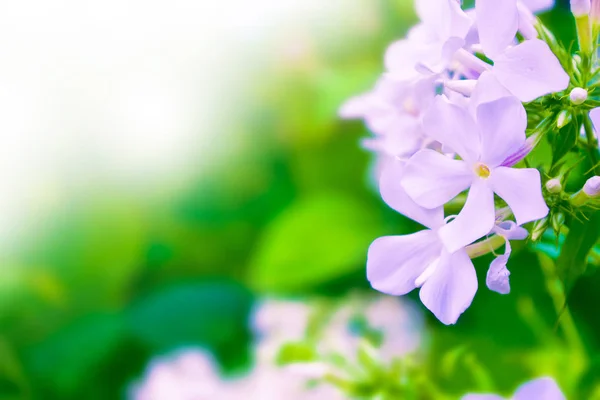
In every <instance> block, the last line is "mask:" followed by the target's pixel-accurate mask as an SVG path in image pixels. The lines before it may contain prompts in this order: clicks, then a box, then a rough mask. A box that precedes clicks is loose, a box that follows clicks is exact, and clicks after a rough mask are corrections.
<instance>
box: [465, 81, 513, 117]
mask: <svg viewBox="0 0 600 400" xmlns="http://www.w3.org/2000/svg"><path fill="white" fill-rule="evenodd" d="M509 96H512V93H510V92H509V91H508V89H506V88H505V87H504V86H503V85H502V84H501V83H500V82H499V81H498V79H497V78H496V77H495V76H494V74H493V73H492V72H491V71H485V72H483V73H482V74H481V75H480V76H479V79H477V85H476V86H475V89H473V93H472V94H471V100H470V102H469V107H470V108H471V110H472V111H473V115H474V116H476V113H475V110H477V107H478V106H479V105H480V104H483V103H489V102H490V101H494V100H498V99H501V98H503V97H509Z"/></svg>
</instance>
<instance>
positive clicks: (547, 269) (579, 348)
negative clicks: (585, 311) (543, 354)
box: [538, 253, 586, 357]
mask: <svg viewBox="0 0 600 400" xmlns="http://www.w3.org/2000/svg"><path fill="white" fill-rule="evenodd" d="M538 258H539V260H540V265H541V267H542V272H543V273H544V277H545V280H546V290H547V291H548V294H549V295H550V298H551V299H552V303H553V305H554V309H555V310H556V314H557V315H558V325H559V326H560V328H561V330H562V331H563V333H564V335H565V339H566V340H567V343H568V344H569V347H570V348H571V349H572V350H573V351H574V352H576V353H578V354H579V355H581V357H585V354H586V353H585V346H584V345H583V341H582V340H581V337H580V336H579V332H578V330H577V327H576V326H575V322H574V321H573V317H572V315H571V312H570V311H569V307H568V305H567V304H566V299H567V297H566V293H565V289H564V285H563V283H562V282H561V281H560V279H559V278H558V276H557V273H556V268H555V266H554V262H553V261H552V259H550V257H548V256H546V255H545V254H541V253H540V254H538Z"/></svg>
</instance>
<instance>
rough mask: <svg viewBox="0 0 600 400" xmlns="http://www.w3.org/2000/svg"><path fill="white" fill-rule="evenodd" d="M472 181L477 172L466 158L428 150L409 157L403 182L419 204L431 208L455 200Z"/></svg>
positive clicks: (404, 186) (407, 191)
mask: <svg viewBox="0 0 600 400" xmlns="http://www.w3.org/2000/svg"><path fill="white" fill-rule="evenodd" d="M472 180H473V172H472V171H471V170H470V169H469V166H468V165H467V164H466V163H465V162H464V161H462V160H454V159H452V158H450V157H448V156H445V155H443V154H441V153H438V152H437V151H434V150H429V149H425V150H421V151H418V152H417V153H416V154H415V155H414V156H412V157H411V158H410V160H408V162H407V163H406V167H405V170H404V175H403V177H402V179H401V181H400V183H401V184H402V187H403V188H404V190H405V191H406V193H408V195H409V196H410V197H411V198H412V199H413V200H414V201H415V203H417V204H419V205H420V206H422V207H425V208H430V209H431V208H437V207H440V206H443V205H444V204H446V203H447V202H448V201H450V200H452V199H453V198H454V197H456V196H457V195H458V194H459V193H460V192H462V191H464V190H466V189H467V188H468V187H469V185H470V184H471V182H472Z"/></svg>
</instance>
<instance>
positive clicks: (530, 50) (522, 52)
mask: <svg viewBox="0 0 600 400" xmlns="http://www.w3.org/2000/svg"><path fill="white" fill-rule="evenodd" d="M492 71H493V72H494V74H495V75H496V77H497V78H498V80H499V81H500V83H502V84H503V85H504V86H505V87H506V88H507V89H508V90H510V91H511V93H512V94H514V95H515V96H517V97H518V98H519V100H521V101H525V102H527V101H532V100H535V99H536V98H538V97H540V96H543V95H545V94H548V93H554V92H560V91H561V90H564V89H566V88H567V86H569V75H567V73H566V72H565V71H564V69H563V68H562V66H561V65H560V62H559V61H558V59H557V58H556V56H555V55H554V53H552V50H550V47H548V45H547V44H546V43H544V42H543V41H541V40H539V39H534V40H527V41H525V42H523V43H521V44H519V45H517V46H515V47H512V48H510V49H507V50H506V51H504V52H503V53H502V54H500V55H498V56H497V57H496V58H494V67H493V68H492Z"/></svg>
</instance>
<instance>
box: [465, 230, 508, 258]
mask: <svg viewBox="0 0 600 400" xmlns="http://www.w3.org/2000/svg"><path fill="white" fill-rule="evenodd" d="M505 242H506V239H504V238H503V237H502V236H499V235H493V236H491V237H489V238H487V239H485V240H482V241H481V242H477V243H475V244H472V245H469V246H467V247H466V250H467V254H468V255H469V257H471V258H477V257H481V256H484V255H486V254H488V253H493V252H494V251H495V250H497V249H499V248H500V247H502V245H503V244H504V243H505Z"/></svg>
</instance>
